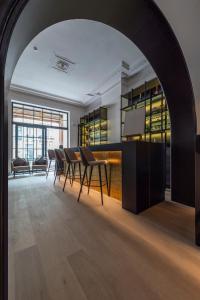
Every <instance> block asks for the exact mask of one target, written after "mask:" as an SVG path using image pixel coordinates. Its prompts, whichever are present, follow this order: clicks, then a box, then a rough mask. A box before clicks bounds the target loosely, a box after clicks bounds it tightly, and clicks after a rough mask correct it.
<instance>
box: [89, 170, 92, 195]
mask: <svg viewBox="0 0 200 300" xmlns="http://www.w3.org/2000/svg"><path fill="white" fill-rule="evenodd" d="M92 171H93V166H91V167H90V177H89V182H88V195H89V193H90V185H91V179H92Z"/></svg>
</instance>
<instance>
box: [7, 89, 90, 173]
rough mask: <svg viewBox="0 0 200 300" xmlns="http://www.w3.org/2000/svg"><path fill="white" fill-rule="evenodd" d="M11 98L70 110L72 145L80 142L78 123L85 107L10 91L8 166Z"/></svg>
mask: <svg viewBox="0 0 200 300" xmlns="http://www.w3.org/2000/svg"><path fill="white" fill-rule="evenodd" d="M11 100H16V101H23V102H26V103H29V104H30V103H31V104H35V105H41V106H46V107H49V108H55V109H61V110H65V111H69V112H70V146H71V147H75V146H77V143H78V124H79V122H80V117H81V116H82V115H83V114H84V112H85V109H84V108H83V107H80V106H75V105H71V104H68V103H64V102H61V101H55V100H50V99H47V98H43V97H39V96H33V95H30V94H27V93H25V92H16V91H9V94H8V142H9V145H8V168H9V170H10V162H11V157H12V153H11V152H12V124H11V122H12V110H11V108H12V107H11Z"/></svg>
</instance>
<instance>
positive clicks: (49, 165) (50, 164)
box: [46, 159, 51, 178]
mask: <svg viewBox="0 0 200 300" xmlns="http://www.w3.org/2000/svg"><path fill="white" fill-rule="evenodd" d="M50 167H51V159H50V161H49V166H48V170H47V177H46V178H48V176H49V170H50Z"/></svg>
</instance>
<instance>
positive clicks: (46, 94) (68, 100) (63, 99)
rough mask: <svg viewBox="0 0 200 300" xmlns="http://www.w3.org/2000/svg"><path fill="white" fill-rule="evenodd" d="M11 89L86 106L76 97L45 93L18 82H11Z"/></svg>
mask: <svg viewBox="0 0 200 300" xmlns="http://www.w3.org/2000/svg"><path fill="white" fill-rule="evenodd" d="M10 90H11V91H14V92H21V93H26V94H29V95H32V96H37V97H42V98H45V99H49V100H53V101H59V102H64V103H66V104H71V105H74V106H79V107H80V106H81V107H85V106H86V105H85V104H84V103H83V102H81V101H79V100H76V99H69V98H64V97H61V96H57V95H53V94H50V93H45V92H43V91H38V90H35V89H31V88H27V87H23V86H20V85H16V84H11V85H10Z"/></svg>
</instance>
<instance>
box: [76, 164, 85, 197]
mask: <svg viewBox="0 0 200 300" xmlns="http://www.w3.org/2000/svg"><path fill="white" fill-rule="evenodd" d="M86 174H87V166H86V167H85V170H84V174H83V178H82V181H81V187H80V192H79V195H78V200H77V201H78V202H79V200H80V196H81V193H82V189H83V184H84V180H85V176H86Z"/></svg>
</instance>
